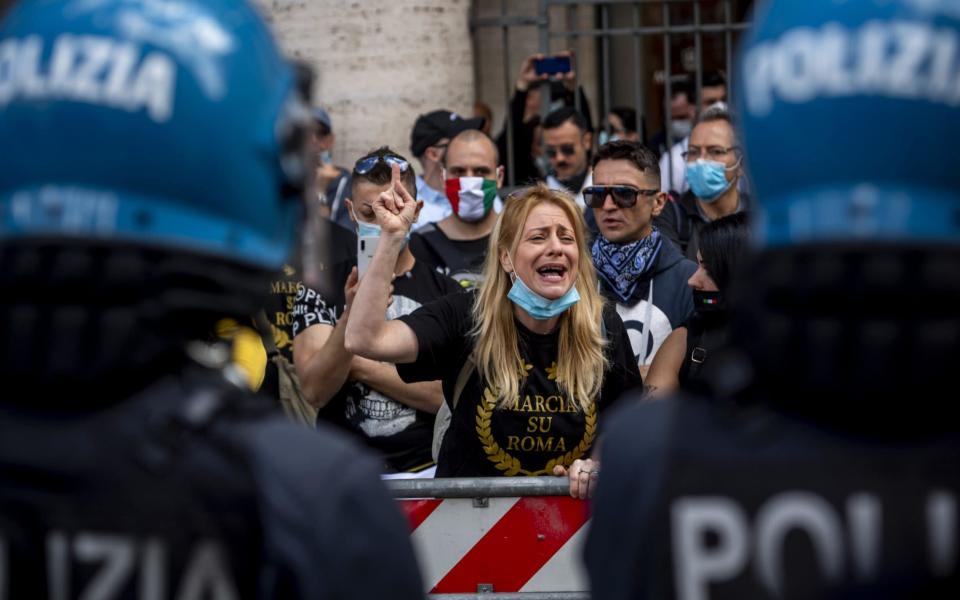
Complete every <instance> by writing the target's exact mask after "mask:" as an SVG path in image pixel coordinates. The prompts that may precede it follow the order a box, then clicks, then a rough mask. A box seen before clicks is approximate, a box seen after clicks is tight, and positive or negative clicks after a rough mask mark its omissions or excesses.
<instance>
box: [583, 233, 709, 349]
mask: <svg viewBox="0 0 960 600" xmlns="http://www.w3.org/2000/svg"><path fill="white" fill-rule="evenodd" d="M662 239H663V245H662V246H661V247H660V254H659V255H658V256H657V262H656V264H654V266H653V268H652V269H651V270H650V272H649V274H648V275H649V276H648V277H647V278H646V279H645V280H642V281H641V282H640V286H639V288H640V293H639V298H640V299H641V300H646V299H647V295H648V294H649V293H650V288H649V284H650V280H651V279H652V280H653V309H652V310H651V313H650V320H651V321H653V326H652V327H651V328H650V329H652V331H653V343H650V342H649V341H648V342H647V356H646V358H645V360H640V343H641V340H642V336H643V335H644V332H646V331H648V328H647V327H646V326H645V325H644V323H643V321H644V319H645V318H646V313H647V311H646V306H645V303H644V302H641V301H640V300H638V301H636V302H635V303H634V304H632V305H627V304H623V303H621V302H620V299H619V298H618V297H617V296H616V294H614V293H613V291H611V290H610V288H609V287H608V286H607V284H606V283H605V282H604V281H603V280H602V279H601V280H600V293H601V294H603V296H604V298H606V299H608V300H610V301H611V302H614V303H615V304H616V306H617V313H619V315H620V318H621V319H623V324H624V326H626V328H627V332H628V333H629V334H630V344H631V345H632V346H633V354H634V357H635V358H636V359H637V362H638V364H641V365H649V364H650V361H652V360H653V355H654V354H655V353H656V350H657V349H658V348H659V347H660V344H662V343H663V340H665V339H666V337H667V336H668V335H670V332H671V331H673V330H674V329H676V328H677V327H679V326H680V325H683V323H684V322H685V321H686V320H687V318H689V317H690V315H691V314H693V292H692V291H691V290H690V286H688V285H687V280H688V279H690V276H691V275H693V273H694V271H696V270H697V264H696V263H695V262H693V261H691V260H689V259H687V258H684V256H683V254H681V252H680V249H679V248H678V247H677V245H676V244H675V243H673V241H672V240H670V239H669V238H668V237H666V236H662Z"/></svg>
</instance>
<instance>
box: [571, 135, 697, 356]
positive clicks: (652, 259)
mask: <svg viewBox="0 0 960 600" xmlns="http://www.w3.org/2000/svg"><path fill="white" fill-rule="evenodd" d="M583 198H584V200H585V201H586V202H587V204H588V205H589V206H590V208H591V209H592V212H593V216H594V218H595V219H596V223H597V228H598V229H599V235H598V236H597V237H596V239H595V240H594V242H593V247H592V254H593V264H594V266H595V267H596V269H597V276H598V279H599V280H600V288H601V292H602V293H603V295H604V296H605V297H606V298H608V299H609V300H611V301H613V302H615V303H616V306H617V312H618V313H619V314H620V318H621V319H623V324H624V325H625V326H626V328H627V332H628V333H629V335H630V343H631V345H632V346H633V352H634V356H635V357H636V359H637V364H638V365H639V367H640V372H641V374H642V375H646V371H647V368H648V367H649V366H650V363H651V362H652V361H653V357H654V355H655V354H656V353H657V350H658V349H659V348H660V345H661V344H662V343H663V341H664V340H665V339H666V338H667V336H668V335H670V332H671V331H673V330H674V329H675V328H676V327H679V326H680V325H681V324H682V323H683V322H684V321H685V320H686V319H687V317H689V316H690V314H691V313H692V312H693V296H692V293H691V291H690V287H689V286H688V285H687V280H688V279H689V278H690V276H691V275H693V273H694V272H695V271H696V270H697V265H696V264H695V263H694V262H692V261H690V260H688V259H686V258H684V257H683V255H682V254H681V253H680V250H679V248H677V246H676V245H675V244H674V243H673V242H671V241H670V240H669V239H667V238H666V236H664V235H662V234H661V232H660V231H659V230H658V228H657V227H655V226H654V225H653V219H654V217H656V216H657V215H659V214H660V212H661V211H662V210H663V207H664V203H665V202H666V201H667V200H666V198H667V194H666V193H664V192H661V191H660V166H659V164H658V163H657V157H656V156H655V155H654V154H653V152H651V151H650V150H648V149H647V148H646V147H644V146H643V145H642V144H640V143H639V142H630V141H625V140H618V141H614V142H610V143H608V144H605V145H603V146H601V147H600V149H599V150H598V151H597V154H596V156H595V157H594V159H593V185H590V186H588V187H585V188H584V190H583Z"/></svg>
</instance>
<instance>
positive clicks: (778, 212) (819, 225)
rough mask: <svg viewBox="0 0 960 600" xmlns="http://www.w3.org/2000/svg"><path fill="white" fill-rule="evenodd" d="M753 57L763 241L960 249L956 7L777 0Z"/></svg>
mask: <svg viewBox="0 0 960 600" xmlns="http://www.w3.org/2000/svg"><path fill="white" fill-rule="evenodd" d="M741 50H742V51H741V53H740V73H741V76H740V77H739V78H738V79H737V81H736V82H735V83H736V89H737V92H738V93H737V99H738V100H739V112H740V115H741V117H742V125H743V142H744V146H745V147H746V151H747V154H748V158H749V162H750V165H751V171H752V173H751V174H752V180H753V183H754V185H755V187H756V194H757V196H758V198H759V199H761V200H762V201H763V219H762V225H761V230H760V232H759V234H760V237H759V241H760V242H761V243H763V244H766V245H769V246H779V245H789V244H798V243H808V242H815V241H852V240H869V241H870V242H871V243H876V242H880V241H910V240H913V241H920V242H949V243H952V244H957V243H958V242H960V219H958V218H957V214H958V210H960V169H957V168H956V167H955V162H956V161H955V154H956V150H955V148H954V142H955V140H956V139H957V137H958V136H960V54H958V53H960V6H958V4H957V2H953V1H947V0H897V1H891V0H883V1H880V0H866V1H863V2H837V1H835V0H816V1H814V2H766V3H765V4H764V5H762V6H761V7H760V8H758V11H757V15H756V25H755V27H753V28H752V29H751V30H750V32H749V33H748V34H747V37H746V39H745V41H744V44H743V47H742V49H741Z"/></svg>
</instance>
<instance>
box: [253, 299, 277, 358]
mask: <svg viewBox="0 0 960 600" xmlns="http://www.w3.org/2000/svg"><path fill="white" fill-rule="evenodd" d="M253 321H254V323H255V324H256V326H257V332H258V333H259V334H260V339H261V340H263V348H264V349H265V350H266V351H267V356H274V355H275V354H279V353H280V351H279V350H277V343H276V342H275V341H274V339H273V328H272V327H271V326H270V321H269V320H268V319H267V313H266V311H264V310H263V309H260V311H258V312H257V314H256V315H254V317H253Z"/></svg>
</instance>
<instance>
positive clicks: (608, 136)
mask: <svg viewBox="0 0 960 600" xmlns="http://www.w3.org/2000/svg"><path fill="white" fill-rule="evenodd" d="M619 139H620V136H619V135H617V134H615V133H610V132H609V131H607V130H606V129H604V130H603V131H601V132H600V145H601V146H603V145H604V144H606V143H607V142H616V141H618V140H619Z"/></svg>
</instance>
